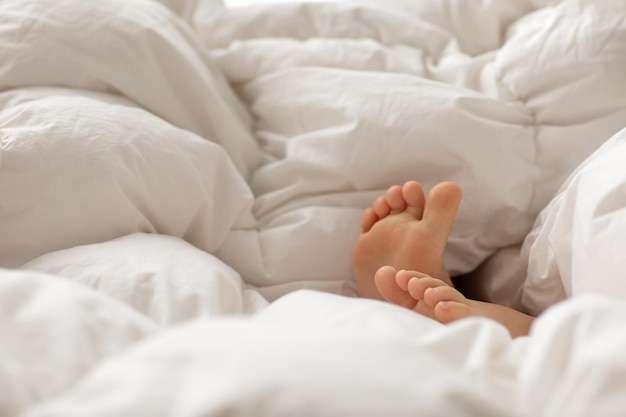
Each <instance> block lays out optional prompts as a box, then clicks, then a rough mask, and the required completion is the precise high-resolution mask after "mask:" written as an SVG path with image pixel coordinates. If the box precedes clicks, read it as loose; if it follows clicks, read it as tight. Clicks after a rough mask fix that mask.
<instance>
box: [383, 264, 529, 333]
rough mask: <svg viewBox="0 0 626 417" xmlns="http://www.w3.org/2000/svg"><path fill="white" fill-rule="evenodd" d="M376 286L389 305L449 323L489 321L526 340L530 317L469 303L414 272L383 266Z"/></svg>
mask: <svg viewBox="0 0 626 417" xmlns="http://www.w3.org/2000/svg"><path fill="white" fill-rule="evenodd" d="M375 281H376V285H377V288H378V289H379V291H380V292H381V294H382V296H383V297H384V298H385V299H386V300H387V301H389V302H391V303H394V304H398V305H401V306H404V307H407V308H410V309H412V310H414V311H416V312H418V313H420V314H423V315H425V316H428V317H431V318H434V319H436V320H437V321H439V322H441V323H450V322H453V321H456V320H459V319H462V318H466V317H488V318H491V319H493V320H496V321H497V322H499V323H500V324H502V325H503V326H505V327H506V328H507V329H508V330H509V333H511V336H512V337H517V336H525V335H527V334H528V331H529V330H530V326H531V324H532V322H533V320H534V319H533V317H531V316H528V315H526V314H524V313H521V312H519V311H517V310H513V309H511V308H508V307H505V306H501V305H498V304H490V303H484V302H482V301H476V300H469V299H467V298H465V296H464V295H463V294H461V293H460V292H459V291H457V290H456V289H455V288H453V287H451V286H449V285H448V284H447V283H445V282H444V281H442V280H440V279H437V278H433V277H430V276H428V275H426V274H423V273H420V272H417V271H406V270H400V271H397V270H396V269H395V268H393V267H391V266H384V267H382V268H380V269H379V270H378V271H377V272H376V277H375Z"/></svg>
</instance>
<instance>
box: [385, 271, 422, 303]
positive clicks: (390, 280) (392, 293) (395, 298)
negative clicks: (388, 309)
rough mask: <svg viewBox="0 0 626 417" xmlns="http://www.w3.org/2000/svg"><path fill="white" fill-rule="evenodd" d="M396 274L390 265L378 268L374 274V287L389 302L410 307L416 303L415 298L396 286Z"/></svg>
mask: <svg viewBox="0 0 626 417" xmlns="http://www.w3.org/2000/svg"><path fill="white" fill-rule="evenodd" d="M396 274H397V271H396V270H395V268H393V267H391V266H383V267H381V268H379V269H378V271H376V274H375V276H374V281H375V283H376V288H377V289H378V292H380V294H381V295H382V296H383V298H384V299H385V300H387V301H389V302H390V303H393V304H397V305H399V306H402V307H406V308H410V309H412V308H414V307H415V306H416V305H417V300H416V299H414V298H413V297H411V295H410V294H409V293H408V292H406V291H404V290H403V289H402V288H400V287H399V286H398V284H397V283H396Z"/></svg>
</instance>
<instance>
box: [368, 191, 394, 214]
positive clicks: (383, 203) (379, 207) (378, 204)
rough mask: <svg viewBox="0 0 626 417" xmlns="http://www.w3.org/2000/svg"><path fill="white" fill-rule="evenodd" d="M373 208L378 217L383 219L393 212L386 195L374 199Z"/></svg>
mask: <svg viewBox="0 0 626 417" xmlns="http://www.w3.org/2000/svg"><path fill="white" fill-rule="evenodd" d="M372 210H374V213H376V216H377V217H378V219H383V218H385V217H387V216H388V215H389V213H390V212H391V207H389V203H387V199H386V198H385V196H384V195H381V196H380V197H378V198H377V199H376V200H375V201H374V205H373V206H372Z"/></svg>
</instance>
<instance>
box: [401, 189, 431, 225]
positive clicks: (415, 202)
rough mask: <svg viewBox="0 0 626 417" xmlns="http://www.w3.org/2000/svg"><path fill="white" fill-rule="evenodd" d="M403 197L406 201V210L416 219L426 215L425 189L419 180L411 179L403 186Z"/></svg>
mask: <svg viewBox="0 0 626 417" xmlns="http://www.w3.org/2000/svg"><path fill="white" fill-rule="evenodd" d="M402 197H403V198H404V201H406V204H407V208H406V210H407V211H408V212H410V213H411V214H412V215H413V216H415V218H416V219H418V220H421V219H422V216H423V215H424V204H425V198H424V190H423V189H422V186H421V184H420V183H419V182H417V181H409V182H407V183H405V184H404V185H403V186H402Z"/></svg>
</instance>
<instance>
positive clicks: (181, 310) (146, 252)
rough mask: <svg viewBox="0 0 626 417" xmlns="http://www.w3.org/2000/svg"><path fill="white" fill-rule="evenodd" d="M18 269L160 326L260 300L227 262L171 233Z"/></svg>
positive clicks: (258, 304) (234, 310)
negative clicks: (66, 281) (54, 278)
mask: <svg viewBox="0 0 626 417" xmlns="http://www.w3.org/2000/svg"><path fill="white" fill-rule="evenodd" d="M22 268H23V269H29V270H37V271H42V272H47V273H49V274H55V275H60V276H65V277H68V278H70V279H71V280H72V281H75V282H77V283H80V284H84V285H86V286H89V287H92V288H94V289H97V290H98V292H100V293H101V294H105V295H107V296H108V297H110V298H112V299H116V300H118V301H120V302H122V303H124V304H127V305H129V306H131V307H133V308H134V309H136V310H137V311H138V312H139V313H142V314H144V315H145V316H147V317H149V318H150V319H152V320H154V321H155V322H156V323H158V324H160V325H168V324H173V323H176V322H180V321H185V320H189V319H193V318H197V317H212V316H217V315H230V314H241V313H250V312H254V311H257V310H258V309H259V308H262V307H264V306H265V305H266V301H265V300H264V299H263V298H262V297H260V296H259V295H258V293H257V292H256V291H251V290H245V289H244V288H243V287H242V281H241V277H240V276H239V274H238V273H237V272H236V271H234V270H233V269H232V268H230V267H229V266H228V265H226V264H224V263H223V262H221V261H220V260H219V259H217V258H215V257H214V256H212V255H210V254H209V253H207V252H205V251H202V250H200V249H196V248H195V247H194V246H192V245H190V244H189V243H187V242H184V241H182V240H180V239H177V238H174V237H172V236H163V235H154V234H143V233H136V234H132V235H128V236H124V237H122V238H119V239H114V240H111V241H107V242H103V243H97V244H92V245H84V246H77V247H74V248H71V249H65V250H61V251H57V252H51V253H48V254H46V255H43V256H41V257H39V258H37V259H35V260H33V261H31V262H29V263H27V264H25V265H23V266H22Z"/></svg>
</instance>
